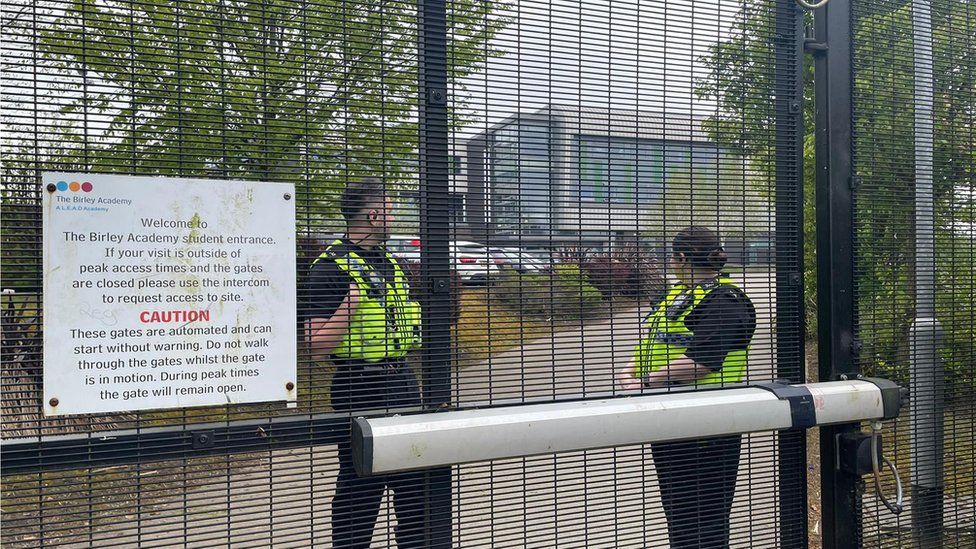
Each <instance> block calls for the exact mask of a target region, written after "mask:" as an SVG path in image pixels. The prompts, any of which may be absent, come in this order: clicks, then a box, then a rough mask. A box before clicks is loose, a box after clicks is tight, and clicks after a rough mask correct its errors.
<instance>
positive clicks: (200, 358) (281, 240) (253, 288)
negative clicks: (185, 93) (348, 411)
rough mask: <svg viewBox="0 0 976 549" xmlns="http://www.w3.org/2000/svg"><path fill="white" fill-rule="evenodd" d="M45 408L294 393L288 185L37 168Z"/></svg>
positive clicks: (89, 408) (285, 397)
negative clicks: (40, 206)
mask: <svg viewBox="0 0 976 549" xmlns="http://www.w3.org/2000/svg"><path fill="white" fill-rule="evenodd" d="M42 191H43V196H44V199H43V206H44V212H43V218H44V413H45V415H63V414H82V413H95V412H120V411H131V410H144V409H152V408H175V407H184V406H206V405H215V404H242V403H248V402H263V401H291V402H293V401H295V397H296V394H297V390H296V383H297V380H296V359H297V357H296V332H295V330H296V323H295V319H296V316H295V315H296V301H295V299H296V296H295V200H294V198H293V197H294V186H293V185H291V184H283V183H258V182H251V181H210V180H199V179H175V178H162V177H130V176H120V175H98V174H78V173H46V174H44V176H43V190H42Z"/></svg>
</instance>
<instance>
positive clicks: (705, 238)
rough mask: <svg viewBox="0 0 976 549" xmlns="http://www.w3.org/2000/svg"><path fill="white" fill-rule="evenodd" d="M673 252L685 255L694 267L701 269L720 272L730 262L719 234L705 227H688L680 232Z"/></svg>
mask: <svg viewBox="0 0 976 549" xmlns="http://www.w3.org/2000/svg"><path fill="white" fill-rule="evenodd" d="M671 251H672V252H673V253H675V254H681V255H683V256H684V257H685V259H686V260H688V261H689V262H691V265H692V266H693V267H697V268H700V269H711V270H714V271H718V270H720V269H721V268H722V267H724V266H725V262H726V261H728V260H729V256H728V254H726V253H725V248H723V247H722V240H721V239H720V238H719V237H718V234H717V233H716V232H715V231H713V230H711V229H707V228H705V227H687V228H684V229H681V230H680V231H678V234H677V235H675V237H674V242H673V243H672V244H671Z"/></svg>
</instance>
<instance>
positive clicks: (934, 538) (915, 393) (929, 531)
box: [910, 0, 945, 548]
mask: <svg viewBox="0 0 976 549" xmlns="http://www.w3.org/2000/svg"><path fill="white" fill-rule="evenodd" d="M912 38H913V45H914V48H913V68H914V76H915V78H914V83H915V89H914V106H915V113H914V114H915V315H916V317H915V322H914V323H913V325H912V329H911V337H910V344H911V353H910V360H911V364H910V371H911V387H912V397H913V398H912V408H911V421H910V423H911V432H912V443H911V455H912V457H913V458H914V459H913V467H912V476H911V483H912V533H913V536H914V541H915V544H916V546H917V547H925V548H927V547H941V546H942V545H941V544H942V498H943V492H944V486H943V479H942V473H943V457H942V454H943V451H944V440H943V436H944V423H943V422H944V415H945V411H944V407H945V370H944V367H943V365H942V361H941V359H940V357H939V355H938V348H939V346H940V339H941V333H942V327H941V326H940V324H939V321H938V320H937V319H936V318H935V199H934V187H933V168H934V166H933V150H934V137H935V136H934V123H935V120H934V118H933V108H934V104H933V102H934V91H935V90H934V86H935V80H934V77H933V67H932V63H933V59H932V5H931V2H930V1H929V0H914V1H913V2H912Z"/></svg>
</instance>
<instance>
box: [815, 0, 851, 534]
mask: <svg viewBox="0 0 976 549" xmlns="http://www.w3.org/2000/svg"><path fill="white" fill-rule="evenodd" d="M814 26H815V30H816V40H817V41H818V42H819V44H820V46H821V50H820V51H821V54H820V55H818V56H817V57H816V64H815V73H814V75H815V84H816V85H815V91H816V167H817V174H816V185H817V296H818V297H817V301H818V303H817V308H818V311H817V312H818V332H819V333H818V342H819V347H818V354H819V357H818V359H819V370H820V371H819V375H820V380H821V381H831V380H837V379H845V378H846V377H850V376H856V375H857V374H858V369H859V365H858V363H857V360H856V356H857V351H858V343H857V340H856V337H855V331H854V328H855V306H856V301H855V299H854V249H853V248H854V223H853V221H854V215H853V214H854V192H853V189H854V186H855V184H856V179H855V178H854V173H853V164H852V125H853V117H852V114H853V111H852V67H851V34H852V28H851V3H850V0H831V1H830V2H829V3H828V4H827V5H826V6H823V7H821V8H819V9H817V10H816V11H815V12H814ZM856 430H859V426H858V425H857V424H844V425H837V426H833V427H826V428H822V429H821V430H820V456H821V458H820V474H821V483H822V502H823V505H822V508H823V546H824V548H825V549H842V548H849V547H850V548H853V547H859V546H860V544H861V529H860V499H861V493H862V492H863V480H861V478H859V477H857V476H854V475H851V474H848V473H845V472H843V471H841V470H839V469H838V467H837V465H838V464H837V462H838V455H837V446H838V444H837V437H838V436H839V435H841V434H843V433H849V432H853V431H856Z"/></svg>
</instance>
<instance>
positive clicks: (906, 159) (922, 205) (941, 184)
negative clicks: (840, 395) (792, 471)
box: [852, 0, 976, 547]
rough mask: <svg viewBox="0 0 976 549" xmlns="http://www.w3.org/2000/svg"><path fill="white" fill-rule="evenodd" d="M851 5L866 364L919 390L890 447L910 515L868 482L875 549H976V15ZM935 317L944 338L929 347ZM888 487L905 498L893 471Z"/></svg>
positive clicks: (965, 6) (866, 518) (867, 514)
mask: <svg viewBox="0 0 976 549" xmlns="http://www.w3.org/2000/svg"><path fill="white" fill-rule="evenodd" d="M852 5H853V14H852V15H853V25H854V29H853V52H854V53H853V56H854V59H853V64H854V126H853V129H854V161H855V170H856V174H857V175H858V176H859V177H860V178H861V179H860V181H861V183H860V185H859V187H858V188H857V190H856V209H855V225H856V230H855V235H854V236H855V248H856V255H855V257H856V284H857V287H856V298H857V315H858V329H859V338H860V341H861V342H862V344H863V350H862V352H861V356H860V365H861V368H863V370H864V371H865V372H866V373H868V374H869V375H878V376H882V377H887V378H890V379H894V380H896V381H898V382H899V383H901V384H903V385H905V386H909V387H910V389H911V391H912V405H911V406H912V410H908V409H906V410H905V412H904V413H903V414H902V417H901V418H899V419H898V420H896V421H894V422H892V423H891V425H887V426H886V429H887V433H886V441H885V442H886V444H887V450H886V451H887V452H889V453H891V454H892V455H893V456H894V462H895V463H896V465H897V467H898V469H899V470H900V471H901V475H902V480H903V482H905V484H906V490H907V495H906V501H907V508H908V510H906V512H905V513H904V514H902V515H900V516H898V517H897V518H896V517H894V516H893V515H891V514H890V513H889V512H888V511H887V510H886V509H885V508H884V507H883V506H882V504H881V502H880V501H879V500H878V498H877V497H876V496H875V491H874V486H873V483H869V486H868V490H867V495H866V497H865V503H864V509H863V528H864V540H865V546H869V547H913V546H917V545H913V539H912V535H913V533H914V535H915V537H916V538H917V539H916V541H915V543H919V540H921V542H922V543H927V544H928V545H923V546H933V545H931V544H932V543H934V542H933V539H934V538H933V537H931V536H933V535H941V536H942V543H944V545H943V546H945V547H971V546H973V544H976V526H974V524H976V519H974V516H976V515H974V513H976V508H974V506H973V497H974V492H973V486H974V480H973V471H974V468H976V451H974V448H976V446H974V441H976V439H974V436H976V435H974V430H973V425H974V402H976V400H974V392H973V389H974V387H976V385H974V379H976V355H974V352H973V341H974V340H976V332H974V331H973V326H974V323H973V304H974V303H976V294H974V287H976V286H974V283H976V270H974V264H976V263H974V251H976V247H974V225H973V222H974V217H973V214H974V211H976V210H974V196H976V195H974V191H976V187H974V184H976V157H974V155H973V151H974V150H976V141H974V137H973V136H974V134H973V122H974V119H973V117H974V112H976V108H974V107H976V91H974V87H973V78H974V71H976V56H974V51H976V49H974V38H973V37H974V35H976V32H974V25H976V6H974V5H973V4H972V3H971V2H953V1H941V0H936V1H932V2H889V1H880V0H878V1H869V2H854V3H852ZM933 317H934V318H935V319H936V320H937V321H938V322H939V323H940V324H941V328H942V332H943V334H944V335H943V338H942V341H941V343H940V344H939V345H938V346H936V347H928V346H926V344H925V341H926V338H927V337H931V336H933V335H935V329H934V328H933V327H932V325H931V324H929V323H926V319H931V318H933ZM913 325H915V326H916V331H915V332H914V334H915V335H914V336H913V335H912V334H913V331H912V327H913ZM936 363H938V364H936ZM913 414H914V415H913ZM943 437H944V441H943V440H941V439H942V438H943ZM882 489H883V490H884V492H885V493H886V494H888V497H889V498H891V497H893V495H894V483H893V480H892V478H891V477H890V475H887V474H886V475H885V477H884V478H883V486H882ZM920 506H924V508H920Z"/></svg>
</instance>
